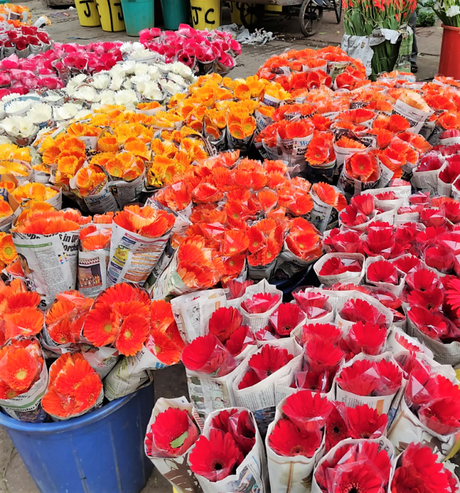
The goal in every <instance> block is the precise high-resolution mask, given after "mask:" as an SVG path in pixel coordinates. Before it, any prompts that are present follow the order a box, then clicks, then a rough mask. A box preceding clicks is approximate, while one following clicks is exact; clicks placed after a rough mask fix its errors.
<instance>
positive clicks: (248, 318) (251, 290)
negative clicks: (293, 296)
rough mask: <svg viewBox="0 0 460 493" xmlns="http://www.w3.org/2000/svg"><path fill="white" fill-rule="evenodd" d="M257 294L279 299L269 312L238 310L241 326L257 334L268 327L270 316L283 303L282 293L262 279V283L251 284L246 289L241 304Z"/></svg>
mask: <svg viewBox="0 0 460 493" xmlns="http://www.w3.org/2000/svg"><path fill="white" fill-rule="evenodd" d="M259 293H270V294H272V295H278V297H279V299H278V301H277V303H276V304H275V305H274V306H273V307H272V308H270V310H268V311H267V312H264V313H249V312H247V311H246V310H245V309H244V308H243V307H241V308H240V311H241V313H242V314H243V325H248V326H249V327H250V328H251V330H252V331H253V332H257V331H258V330H259V329H263V328H264V327H266V326H267V325H268V320H269V319H270V315H271V314H272V313H273V312H274V311H275V310H276V309H277V308H278V307H279V306H280V305H281V302H282V301H283V292H282V291H280V290H279V289H277V288H276V287H275V286H273V285H272V284H269V282H268V281H267V280H266V279H262V281H260V282H258V283H257V284H253V285H252V286H249V287H248V288H247V289H246V292H245V294H244V296H243V297H242V300H241V302H243V301H245V300H247V299H249V298H252V296H253V295H255V294H259Z"/></svg>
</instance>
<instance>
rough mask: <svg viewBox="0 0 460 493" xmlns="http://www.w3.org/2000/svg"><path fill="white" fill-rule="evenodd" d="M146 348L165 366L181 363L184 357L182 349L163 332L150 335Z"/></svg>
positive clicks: (154, 332) (153, 332)
mask: <svg viewBox="0 0 460 493" xmlns="http://www.w3.org/2000/svg"><path fill="white" fill-rule="evenodd" d="M146 347H147V349H149V350H150V351H152V353H153V354H154V355H155V356H156V357H157V358H158V359H159V360H160V361H161V362H162V363H163V364H165V365H175V364H176V363H179V361H180V357H181V355H182V347H180V346H178V345H177V344H175V342H174V341H172V340H171V339H170V338H169V337H168V335H167V334H166V333H164V332H161V331H152V332H151V333H150V336H149V338H148V340H147V343H146Z"/></svg>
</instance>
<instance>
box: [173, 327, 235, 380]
mask: <svg viewBox="0 0 460 493" xmlns="http://www.w3.org/2000/svg"><path fill="white" fill-rule="evenodd" d="M181 359H182V363H184V366H185V367H186V368H187V369H189V370H190V371H196V372H199V373H205V374H207V375H214V376H219V377H222V376H224V375H227V374H228V373H230V372H231V371H232V370H233V369H234V368H235V366H236V362H235V358H234V357H233V356H232V355H231V354H230V352H229V351H228V350H227V349H226V348H225V347H224V346H223V345H222V343H221V342H220V341H219V339H217V337H216V336H215V335H214V334H208V335H205V336H203V337H197V338H196V339H194V340H193V341H192V342H191V343H190V344H189V345H188V346H185V348H184V350H183V351H182V358H181Z"/></svg>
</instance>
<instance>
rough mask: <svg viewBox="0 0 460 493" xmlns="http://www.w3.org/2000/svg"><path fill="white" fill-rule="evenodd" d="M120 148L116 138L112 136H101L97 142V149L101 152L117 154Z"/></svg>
mask: <svg viewBox="0 0 460 493" xmlns="http://www.w3.org/2000/svg"><path fill="white" fill-rule="evenodd" d="M118 147H119V145H118V141H117V139H116V137H114V136H113V135H111V134H105V135H101V137H100V138H99V140H98V141H97V148H98V150H99V151H101V152H117V151H118Z"/></svg>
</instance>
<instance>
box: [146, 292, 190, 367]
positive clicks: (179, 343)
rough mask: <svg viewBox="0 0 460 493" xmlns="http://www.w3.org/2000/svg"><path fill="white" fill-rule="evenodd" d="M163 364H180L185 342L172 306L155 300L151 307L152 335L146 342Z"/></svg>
mask: <svg viewBox="0 0 460 493" xmlns="http://www.w3.org/2000/svg"><path fill="white" fill-rule="evenodd" d="M145 347H146V348H147V349H149V350H150V351H151V352H152V353H153V354H154V355H155V356H156V357H157V358H158V359H159V360H160V361H161V363H163V364H165V365H167V366H170V365H174V364H176V363H179V361H180V357H181V354H182V350H183V349H184V341H183V339H182V337H181V335H180V333H179V330H178V329H177V325H176V322H175V320H174V315H173V313H172V309H171V304H170V303H168V302H166V301H164V300H153V301H152V304H151V307H150V334H149V336H148V338H147V341H146V342H145Z"/></svg>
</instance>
